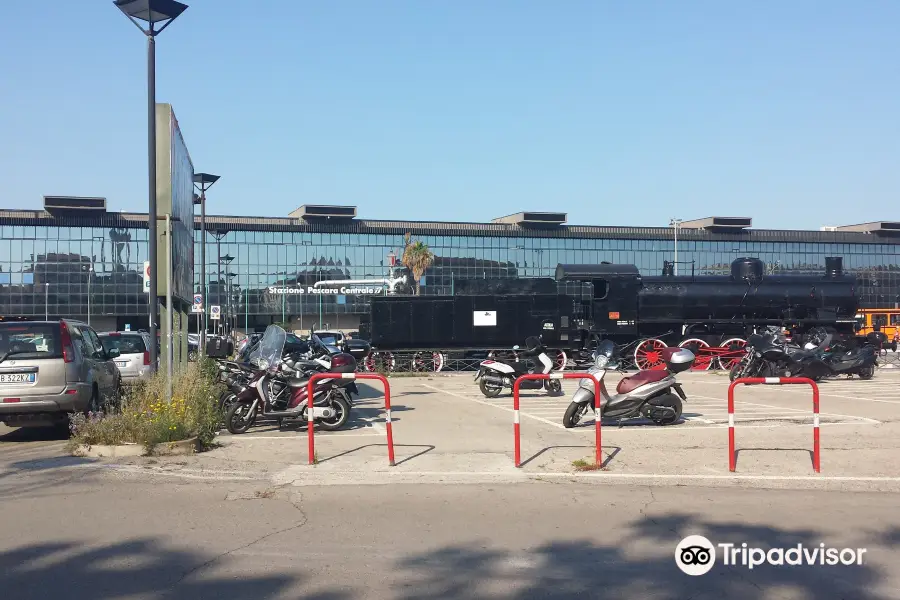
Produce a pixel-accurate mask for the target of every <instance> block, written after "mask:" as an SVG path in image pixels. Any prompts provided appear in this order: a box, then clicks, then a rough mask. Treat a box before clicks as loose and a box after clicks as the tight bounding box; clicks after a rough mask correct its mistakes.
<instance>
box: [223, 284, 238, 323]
mask: <svg viewBox="0 0 900 600" xmlns="http://www.w3.org/2000/svg"><path fill="white" fill-rule="evenodd" d="M225 277H226V278H227V281H226V287H225V293H226V294H228V298H226V302H225V305H226V307H227V310H228V320H227V321H225V335H230V336H231V338H232V339H234V327H233V326H232V322H231V317H232V314H233V313H232V308H233V306H234V305H233V304H232V302H231V289H232V288H231V282H232V280H233V279H234V278H235V277H237V273H232V272H231V271H228V273H226V274H225Z"/></svg>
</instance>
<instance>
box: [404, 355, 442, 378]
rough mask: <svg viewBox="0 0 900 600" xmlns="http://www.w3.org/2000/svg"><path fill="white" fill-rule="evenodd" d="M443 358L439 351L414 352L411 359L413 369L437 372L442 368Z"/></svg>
mask: <svg viewBox="0 0 900 600" xmlns="http://www.w3.org/2000/svg"><path fill="white" fill-rule="evenodd" d="M445 360H446V359H445V357H444V355H443V354H441V353H440V352H431V353H429V352H416V353H415V355H413V360H412V365H413V370H414V371H434V372H435V373H439V372H440V371H441V369H443V368H444V362H445Z"/></svg>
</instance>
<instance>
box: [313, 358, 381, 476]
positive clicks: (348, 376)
mask: <svg viewBox="0 0 900 600" xmlns="http://www.w3.org/2000/svg"><path fill="white" fill-rule="evenodd" d="M321 379H377V380H378V381H380V382H381V384H382V385H383V386H384V410H385V429H386V430H387V447H388V460H389V461H390V465H391V466H392V467H393V466H396V464H395V462H394V431H393V429H392V428H391V384H390V383H388V380H387V378H386V377H385V376H384V375H379V374H378V373H316V374H315V375H313V376H311V377H310V378H309V382H308V383H307V384H306V398H307V402H309V403H311V402H312V398H313V385H314V384H315V382H316V381H319V380H321ZM311 409H312V406H311V405H310V406H308V407H307V409H306V414H307V415H309V418H308V421H307V427H306V432H307V433H306V435H307V436H308V437H309V464H314V463H315V462H316V442H315V434H314V431H315V420H314V418H313V411H312V410H311Z"/></svg>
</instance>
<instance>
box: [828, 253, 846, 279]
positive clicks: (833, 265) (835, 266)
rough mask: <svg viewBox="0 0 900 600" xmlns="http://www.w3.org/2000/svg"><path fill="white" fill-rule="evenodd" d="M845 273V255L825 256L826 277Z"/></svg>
mask: <svg viewBox="0 0 900 600" xmlns="http://www.w3.org/2000/svg"><path fill="white" fill-rule="evenodd" d="M843 274H844V257H843V256H826V257H825V277H840V276H841V275H843Z"/></svg>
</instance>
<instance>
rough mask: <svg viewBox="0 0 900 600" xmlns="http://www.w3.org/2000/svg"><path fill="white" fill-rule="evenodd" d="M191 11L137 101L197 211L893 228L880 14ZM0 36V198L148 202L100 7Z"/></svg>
mask: <svg viewBox="0 0 900 600" xmlns="http://www.w3.org/2000/svg"><path fill="white" fill-rule="evenodd" d="M190 4H191V6H190V8H189V9H188V10H187V11H186V12H185V13H184V14H183V15H182V16H181V17H180V18H179V19H178V20H177V21H176V22H175V23H174V24H173V25H172V26H171V27H169V28H168V29H167V30H166V31H165V32H163V34H162V35H161V36H160V38H159V41H158V44H157V46H158V48H157V67H158V78H157V99H158V101H160V102H171V103H172V104H173V106H174V107H175V112H176V114H177V116H178V118H179V121H180V123H181V127H182V130H183V132H184V135H185V138H186V141H187V144H188V147H189V149H190V152H191V155H192V158H193V160H194V164H195V167H196V169H197V170H198V171H208V172H213V173H217V174H220V175H222V179H221V181H220V182H219V183H218V184H216V186H215V187H214V188H213V190H212V191H211V192H210V195H209V210H210V212H211V213H216V214H234V215H266V216H283V215H286V214H287V213H288V212H290V211H291V210H293V209H294V208H296V207H298V206H300V205H301V204H305V203H308V204H350V205H356V206H358V207H359V215H360V216H361V217H365V218H376V219H423V220H427V219H437V220H462V221H487V220H490V219H491V218H494V217H498V216H503V215H506V214H509V213H513V212H518V211H520V210H553V211H562V212H567V213H568V214H569V222H570V223H572V224H601V225H666V224H667V223H668V221H669V218H670V217H673V216H674V217H679V218H684V219H691V218H700V217H704V216H711V215H720V216H752V217H753V218H754V225H755V226H757V227H774V228H793V227H799V228H810V229H814V228H818V227H819V226H821V225H835V224H849V223H858V222H864V221H868V220H877V219H891V218H894V219H896V218H897V203H898V191H900V125H898V124H900V116H898V106H900V78H898V64H900V41H898V38H897V34H896V32H897V28H898V25H900V2H896V1H894V0H870V1H867V2H860V3H851V2H846V1H834V0H819V1H813V0H792V1H790V2H775V1H768V0H759V1H756V2H743V3H738V2H722V1H712V0H709V1H699V0H696V1H695V0H684V1H680V2H671V1H650V0H639V1H635V2H612V1H601V0H595V1H580V0H566V1H563V2H551V1H549V0H545V1H536V0H491V1H490V2H476V1H474V0H453V1H451V0H432V1H428V0H402V1H401V0H383V1H380V2H373V1H370V0H369V1H357V0H352V1H351V0H337V1H335V2H312V1H299V2H297V1H288V0H268V1H266V2H238V1H236V0H194V1H193V2H190ZM247 5H249V6H254V7H255V8H254V12H252V13H248V12H246V11H244V9H243V8H242V7H243V6H247ZM4 25H5V27H4V28H3V29H4V33H3V36H0V74H2V75H0V181H2V183H3V190H2V194H0V207H2V208H37V207H39V206H40V199H41V196H43V195H44V194H60V195H63V194H64V195H84V196H105V197H107V198H108V203H109V206H110V209H112V210H146V202H147V200H146V172H147V171H146V169H147V165H146V100H145V98H146V87H145V85H146V84H145V77H146V70H145V69H146V58H145V56H146V55H145V42H144V39H143V38H142V36H141V35H140V33H139V32H138V31H137V29H136V28H135V27H134V26H132V25H131V24H130V23H128V22H127V20H126V19H125V17H124V16H122V15H121V14H120V13H119V12H118V10H116V9H115V8H114V7H113V5H112V2H111V1H107V0H78V1H77V2H73V1H70V0H46V1H43V2H16V3H10V6H8V7H5V8H4Z"/></svg>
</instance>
